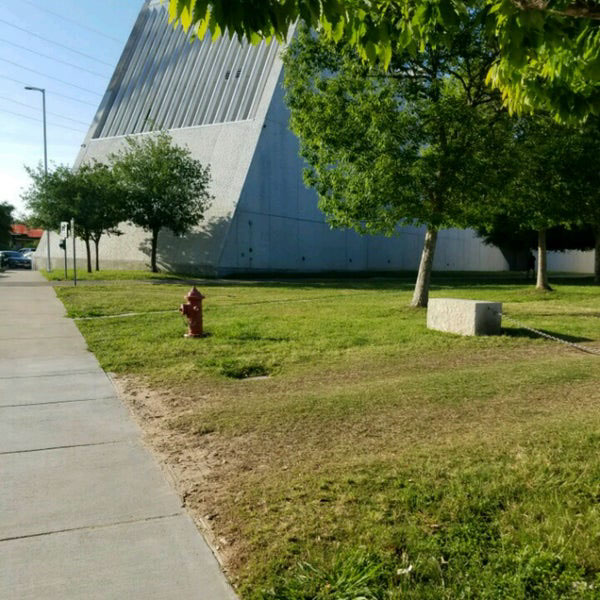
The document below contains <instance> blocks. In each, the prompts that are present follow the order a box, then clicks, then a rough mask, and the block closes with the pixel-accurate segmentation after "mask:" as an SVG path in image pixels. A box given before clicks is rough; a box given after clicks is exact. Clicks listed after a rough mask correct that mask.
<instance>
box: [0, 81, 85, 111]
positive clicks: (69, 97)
mask: <svg viewBox="0 0 600 600" xmlns="http://www.w3.org/2000/svg"><path fill="white" fill-rule="evenodd" d="M0 79H6V80H7V81H12V82H13V83H18V84H20V85H31V81H21V80H20V79H15V78H14V77H8V76H6V75H1V74H0ZM46 92H47V93H48V94H49V95H50V94H52V96H57V97H58V98H65V99H66V100H72V101H73V102H79V104H87V106H93V107H94V108H96V107H97V104H94V103H93V102H86V101H85V100H81V99H80V98H74V97H73V96H67V95H66V94H59V93H58V92H55V91H53V90H48V89H47V90H46Z"/></svg>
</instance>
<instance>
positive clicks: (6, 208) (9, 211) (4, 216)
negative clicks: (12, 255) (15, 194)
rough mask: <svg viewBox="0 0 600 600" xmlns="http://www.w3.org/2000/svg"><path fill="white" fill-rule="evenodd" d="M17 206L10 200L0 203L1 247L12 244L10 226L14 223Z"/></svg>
mask: <svg viewBox="0 0 600 600" xmlns="http://www.w3.org/2000/svg"><path fill="white" fill-rule="evenodd" d="M14 210H15V207H14V206H12V204H9V203H8V202H2V203H0V247H2V246H3V247H5V248H6V247H7V246H8V245H9V244H10V226H11V225H12V224H13V211H14Z"/></svg>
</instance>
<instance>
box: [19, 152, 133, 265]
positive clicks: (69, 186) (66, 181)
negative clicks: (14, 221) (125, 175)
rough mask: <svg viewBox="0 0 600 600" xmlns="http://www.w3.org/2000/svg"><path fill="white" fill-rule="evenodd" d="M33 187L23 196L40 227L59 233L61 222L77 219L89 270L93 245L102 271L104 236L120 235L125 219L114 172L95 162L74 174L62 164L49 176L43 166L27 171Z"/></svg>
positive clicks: (76, 228)
mask: <svg viewBox="0 0 600 600" xmlns="http://www.w3.org/2000/svg"><path fill="white" fill-rule="evenodd" d="M27 172H28V173H29V176H30V177H31V179H32V185H31V186H30V187H29V189H28V190H26V192H25V193H24V194H23V199H24V200H25V202H26V204H27V208H28V209H29V210H30V211H31V212H32V218H33V220H34V222H36V223H37V224H39V225H41V226H43V227H45V228H47V229H49V230H54V231H56V230H58V229H59V228H60V223H61V221H70V220H71V219H72V218H73V219H75V235H76V237H79V238H80V239H82V240H83V241H84V243H85V247H86V258H87V270H88V273H91V272H92V255H91V248H90V244H91V242H92V241H93V242H94V243H95V246H96V270H99V268H100V265H99V258H98V246H99V244H100V238H101V236H102V234H103V233H109V234H110V233H112V234H118V233H119V232H118V230H117V225H118V224H119V222H120V221H121V220H122V219H123V214H124V213H123V204H122V202H121V199H120V197H119V189H118V187H117V186H116V184H115V181H114V178H113V176H112V172H111V170H110V169H109V168H108V167H107V166H106V165H104V164H102V163H98V162H94V163H92V164H85V165H82V166H81V167H80V168H79V169H78V170H76V171H73V170H72V169H71V168H69V167H67V166H66V165H59V166H58V167H56V168H54V169H52V170H51V171H50V172H49V173H48V174H47V175H46V173H45V172H44V169H43V168H42V167H41V166H38V167H37V168H36V169H32V168H27Z"/></svg>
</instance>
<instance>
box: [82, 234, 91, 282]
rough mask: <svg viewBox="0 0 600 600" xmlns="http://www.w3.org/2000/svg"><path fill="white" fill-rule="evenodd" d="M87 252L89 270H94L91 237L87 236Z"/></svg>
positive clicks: (89, 271)
mask: <svg viewBox="0 0 600 600" xmlns="http://www.w3.org/2000/svg"><path fill="white" fill-rule="evenodd" d="M84 241H85V252H86V254H87V272H88V273H91V272H92V251H91V250H90V238H89V237H86V238H85V240H84Z"/></svg>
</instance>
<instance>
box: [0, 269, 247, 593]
mask: <svg viewBox="0 0 600 600" xmlns="http://www.w3.org/2000/svg"><path fill="white" fill-rule="evenodd" d="M43 281H44V280H43V278H42V276H41V275H39V274H38V273H36V272H7V273H0V600H25V599H31V600H40V599H42V598H43V599H44V600H73V599H82V600H83V599H85V600H92V599H96V598H97V599H103V600H107V599H115V600H117V599H118V600H124V599H128V600H134V599H140V600H142V599H143V600H151V599H157V600H158V599H161V600H168V599H177V600H187V599H201V600H221V599H223V600H233V599H235V597H236V596H235V594H234V593H233V591H232V589H231V588H230V586H229V585H228V583H227V582H226V580H225V577H224V576H223V574H222V572H221V570H220V568H219V565H218V563H217V561H216V559H215V557H214V556H213V554H212V552H211V550H210V549H209V547H208V546H207V544H206V543H205V541H204V539H203V538H202V536H201V535H200V533H199V532H198V530H197V529H196V527H195V525H194V523H193V522H192V520H191V519H190V517H189V516H188V515H187V514H186V513H185V512H184V511H183V510H182V508H181V504H180V501H179V498H178V497H177V495H176V494H175V492H174V491H173V490H172V488H171V487H170V486H169V484H168V483H167V481H166V480H165V478H164V476H163V473H162V472H161V470H160V468H159V467H158V465H157V464H156V463H155V461H154V459H153V458H152V456H151V455H150V454H149V453H148V452H147V451H146V449H145V448H143V447H142V444H141V442H140V438H139V431H138V429H137V426H136V425H135V424H134V423H133V421H132V419H131V417H130V415H129V413H128V412H127V410H126V409H125V408H124V406H123V405H122V403H121V401H120V400H119V399H118V398H117V396H116V394H115V390H114V389H113V386H112V384H111V382H110V380H109V379H108V378H107V376H106V375H105V373H104V372H103V371H102V369H101V368H100V366H99V365H98V362H97V361H96V359H95V357H94V356H93V355H92V354H91V353H90V352H88V351H87V350H86V345H85V341H84V339H83V337H82V336H81V334H80V333H79V331H78V330H77V327H76V326H75V324H74V323H73V321H72V320H70V319H67V318H65V316H64V312H65V311H64V308H63V305H62V303H61V302H60V301H59V300H58V299H57V298H56V295H55V293H54V290H53V289H52V287H50V286H46V285H43Z"/></svg>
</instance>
